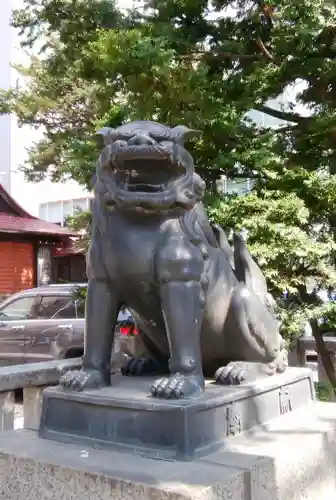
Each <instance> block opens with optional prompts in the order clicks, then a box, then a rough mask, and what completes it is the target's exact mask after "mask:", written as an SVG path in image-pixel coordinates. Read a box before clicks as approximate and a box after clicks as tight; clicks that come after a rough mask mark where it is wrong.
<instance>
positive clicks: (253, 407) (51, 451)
mask: <svg viewBox="0 0 336 500" xmlns="http://www.w3.org/2000/svg"><path fill="white" fill-rule="evenodd" d="M149 383H150V380H149V379H132V378H125V377H124V378H122V377H118V376H115V378H114V385H113V387H111V388H106V389H104V390H101V391H87V392H83V393H73V392H66V391H63V390H60V389H57V388H49V389H47V390H46V391H45V392H44V394H43V403H42V406H43V408H42V418H41V425H40V431H39V433H38V432H36V431H34V430H16V431H6V432H4V433H2V434H0V498H1V499H4V500H21V499H22V498H24V499H25V500H36V499H39V500H50V499H51V498H52V499H53V500H57V499H60V500H134V499H135V498H136V499H137V500H149V499H150V500H191V499H196V500H332V499H333V498H335V491H336V473H335V471H336V404H334V403H316V402H315V401H314V390H313V383H312V377H311V373H310V371H309V370H307V369H300V368H299V369H295V368H292V369H289V370H288V372H286V373H285V374H283V375H278V376H275V377H270V378H265V379H263V380H259V381H258V382H257V383H254V384H250V385H246V386H242V387H219V386H215V385H213V384H211V383H209V384H208V385H207V387H206V391H205V395H204V396H202V397H200V398H195V399H190V400H185V401H183V400H182V401H157V400H155V399H153V398H151V397H150V396H148V384H149ZM32 427H33V426H32ZM39 434H40V435H39ZM41 436H43V438H42V437H41ZM181 460H183V462H181Z"/></svg>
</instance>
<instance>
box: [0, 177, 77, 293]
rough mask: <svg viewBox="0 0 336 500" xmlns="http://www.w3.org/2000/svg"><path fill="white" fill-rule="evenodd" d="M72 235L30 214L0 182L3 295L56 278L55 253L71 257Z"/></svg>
mask: <svg viewBox="0 0 336 500" xmlns="http://www.w3.org/2000/svg"><path fill="white" fill-rule="evenodd" d="M73 236H75V234H74V233H72V232H71V231H70V230H69V229H68V228H66V227H60V226H59V225H57V224H53V223H51V222H46V221H43V220H41V219H38V218H37V217H33V216H32V215H30V214H29V213H28V212H26V211H25V210H24V209H23V208H22V207H20V206H19V205H18V204H17V203H16V201H15V200H14V199H13V198H12V197H11V196H10V195H9V194H8V193H7V191H6V190H5V189H4V187H3V186H2V185H1V184H0V297H3V296H6V295H9V294H12V293H15V292H18V291H20V290H23V289H25V288H31V287H34V286H37V285H38V284H40V283H43V282H49V281H52V280H54V281H55V279H53V276H52V275H53V267H54V266H53V254H54V256H55V257H57V255H59V256H63V257H64V256H67V258H68V259H69V258H71V255H72V254H73V253H74V251H73V250H72V239H71V237H73ZM81 258H82V260H83V256H81Z"/></svg>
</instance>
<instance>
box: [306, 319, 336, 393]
mask: <svg viewBox="0 0 336 500" xmlns="http://www.w3.org/2000/svg"><path fill="white" fill-rule="evenodd" d="M310 326H311V329H312V334H313V337H314V339H315V343H316V351H317V354H318V356H320V359H321V362H322V365H323V368H324V371H325V372H326V374H327V377H328V379H329V382H330V384H331V385H332V388H333V391H334V394H335V395H336V369H335V367H334V364H333V361H332V358H331V356H330V353H329V351H328V349H327V348H326V346H325V343H324V338H323V335H322V332H321V330H320V328H319V326H318V323H317V320H316V319H312V320H311V321H310Z"/></svg>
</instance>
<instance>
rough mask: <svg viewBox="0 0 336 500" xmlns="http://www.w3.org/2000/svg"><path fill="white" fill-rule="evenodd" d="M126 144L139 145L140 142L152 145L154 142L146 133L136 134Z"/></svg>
mask: <svg viewBox="0 0 336 500" xmlns="http://www.w3.org/2000/svg"><path fill="white" fill-rule="evenodd" d="M127 144H128V145H129V146H140V145H142V144H148V145H152V144H156V142H155V140H154V139H152V137H149V136H148V135H142V134H137V135H134V136H133V137H132V138H131V139H129V140H128V142H127Z"/></svg>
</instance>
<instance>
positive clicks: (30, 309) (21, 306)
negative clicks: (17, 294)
mask: <svg viewBox="0 0 336 500" xmlns="http://www.w3.org/2000/svg"><path fill="white" fill-rule="evenodd" d="M35 302H36V297H32V296H30V297H21V298H19V299H16V300H13V302H10V304H7V305H6V306H4V307H3V308H1V309H0V321H4V320H5V321H15V320H21V319H34V318H36V308H35V307H34V305H35Z"/></svg>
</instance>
